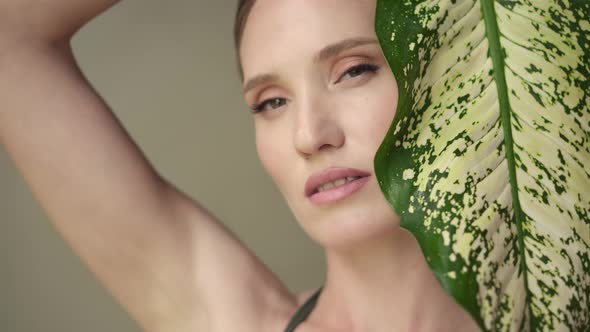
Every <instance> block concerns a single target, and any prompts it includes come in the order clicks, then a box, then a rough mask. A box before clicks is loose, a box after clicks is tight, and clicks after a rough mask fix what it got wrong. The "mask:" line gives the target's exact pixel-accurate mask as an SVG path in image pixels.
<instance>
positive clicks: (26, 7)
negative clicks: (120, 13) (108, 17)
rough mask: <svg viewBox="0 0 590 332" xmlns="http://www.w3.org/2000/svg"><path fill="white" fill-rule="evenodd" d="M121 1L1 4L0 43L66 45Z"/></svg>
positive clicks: (7, 1) (32, 0)
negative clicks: (80, 31) (85, 25)
mask: <svg viewBox="0 0 590 332" xmlns="http://www.w3.org/2000/svg"><path fill="white" fill-rule="evenodd" d="M119 1H120V0H83V1H80V0H51V1H44V0H3V1H1V2H0V40H2V41H3V42H17V43H43V44H51V43H62V44H63V43H66V42H67V41H69V40H70V38H71V37H72V36H73V35H74V34H75V33H76V31H78V29H80V28H81V27H82V26H83V25H84V24H86V23H87V22H88V21H90V20H91V19H92V18H94V17H96V16H97V15H99V14H100V13H102V12H103V11H105V10H107V9H108V8H109V7H111V6H113V5H114V4H116V3H117V2H119Z"/></svg>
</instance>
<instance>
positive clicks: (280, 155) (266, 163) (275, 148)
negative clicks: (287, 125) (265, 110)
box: [256, 124, 288, 191]
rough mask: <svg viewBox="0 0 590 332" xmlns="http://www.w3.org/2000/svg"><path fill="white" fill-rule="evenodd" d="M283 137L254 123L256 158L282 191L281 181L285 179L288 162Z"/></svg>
mask: <svg viewBox="0 0 590 332" xmlns="http://www.w3.org/2000/svg"><path fill="white" fill-rule="evenodd" d="M283 140H284V137H282V136H281V135H277V134H273V133H272V132H270V131H269V130H268V128H264V126H260V125H258V124H257V125H256V151H257V153H258V159H260V163H261V164H262V167H263V168H264V170H265V171H266V173H267V174H268V175H269V176H270V177H271V178H272V180H273V181H274V183H275V184H276V185H277V186H278V187H279V190H281V191H282V187H283V186H282V182H283V181H284V180H285V178H286V176H285V175H284V173H285V166H286V165H285V164H286V163H288V161H287V157H288V156H285V151H287V149H285V146H284V142H283Z"/></svg>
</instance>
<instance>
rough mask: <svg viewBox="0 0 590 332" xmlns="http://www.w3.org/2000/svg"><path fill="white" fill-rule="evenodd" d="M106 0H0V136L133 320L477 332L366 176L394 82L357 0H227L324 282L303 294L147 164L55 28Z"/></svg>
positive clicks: (63, 30) (243, 60) (263, 152)
mask: <svg viewBox="0 0 590 332" xmlns="http://www.w3.org/2000/svg"><path fill="white" fill-rule="evenodd" d="M115 2H117V1H116V0H88V1H84V2H82V1H75V0H53V1H51V2H43V6H40V5H39V1H38V0H12V1H3V2H2V4H0V22H2V23H0V24H1V25H2V28H0V37H1V38H0V71H1V72H0V91H2V92H1V93H2V96H1V98H0V141H1V142H2V144H3V145H4V146H5V148H6V149H7V151H8V152H9V154H10V155H11V157H12V158H13V159H14V161H15V162H16V164H17V166H18V168H19V170H20V171H21V172H22V174H23V175H24V177H25V179H26V180H27V182H28V183H29V185H30V187H31V189H32V191H33V192H34V194H35V195H36V197H37V198H38V200H39V201H40V202H41V204H42V206H43V207H44V208H45V209H46V211H47V213H48V215H49V216H50V218H51V219H52V220H53V222H54V223H55V225H56V227H57V228H58V229H59V231H60V232H61V234H62V235H63V236H64V238H65V239H66V241H68V243H70V245H71V246H72V247H73V249H74V250H75V251H76V253H77V254H78V255H79V256H80V257H81V258H82V259H83V260H84V261H85V262H86V263H87V264H88V266H89V267H90V269H91V270H92V272H93V273H94V274H95V275H96V276H97V277H98V278H99V279H100V280H101V281H102V282H103V284H104V285H105V286H106V287H107V288H108V289H109V290H110V291H111V292H112V294H113V295H114V296H115V298H116V299H117V300H118V301H119V302H120V303H121V305H122V306H123V307H124V308H126V310H127V311H128V312H129V313H130V315H131V316H132V317H133V318H134V319H135V320H136V321H137V322H138V323H139V324H140V325H141V326H142V327H143V328H144V329H145V330H146V331H175V332H176V331H180V332H182V331H212V332H218V331H219V332H224V331H257V332H259V331H262V332H266V331H268V332H274V331H283V330H285V328H287V330H288V331H293V330H295V329H296V331H297V332H304V331H308V332H314V331H318V332H319V331H322V332H324V331H347V332H350V331H358V332H361V331H371V332H382V331H476V330H477V325H476V324H475V323H474V322H473V320H472V319H471V318H470V317H469V316H468V314H467V313H466V312H465V311H464V310H463V309H462V308H460V307H459V306H458V305H457V304H456V303H455V302H454V301H453V300H452V299H451V298H450V297H449V296H448V295H447V294H446V293H445V292H444V291H443V290H442V288H441V287H440V285H439V284H438V283H437V281H436V280H435V279H434V277H433V275H432V273H431V272H430V270H429V269H428V267H427V265H426V263H425V261H424V258H423V256H422V254H421V252H420V250H419V248H418V246H417V243H416V242H415V240H414V239H413V237H412V236H410V235H409V234H408V233H407V232H405V231H404V230H402V229H400V228H399V225H398V220H399V218H398V217H397V216H396V214H395V213H394V212H393V211H392V209H391V208H390V207H389V206H388V204H387V203H386V201H385V199H384V198H383V196H382V194H381V192H380V190H379V187H378V185H377V182H376V178H375V174H374V171H373V156H374V154H375V152H376V150H377V148H378V146H379V144H380V143H381V140H382V138H383V136H384V135H385V133H386V131H387V129H388V127H389V124H390V122H391V120H392V118H393V116H394V114H395V107H394V106H395V105H396V101H397V92H396V91H397V86H396V82H395V79H394V77H393V75H392V74H391V71H390V70H389V68H388V67H387V63H386V61H385V59H384V57H383V55H382V53H381V49H380V47H379V44H378V43H377V41H376V36H375V32H374V30H373V17H374V14H375V0H322V1H297V0H284V1H276V0H257V1H241V2H240V9H239V12H238V15H237V22H236V37H237V38H236V40H237V43H236V44H237V47H238V53H239V61H240V66H241V75H242V81H243V87H244V96H245V99H246V101H247V103H248V104H249V105H250V106H251V108H252V110H253V112H254V113H255V114H254V117H255V125H256V145H257V150H258V155H259V157H260V160H261V161H262V164H263V166H264V168H265V170H266V171H267V172H268V174H269V175H270V176H271V177H272V179H273V180H274V182H275V183H276V185H277V187H278V188H279V190H280V191H281V193H282V194H283V196H284V197H285V199H286V201H287V202H288V205H289V207H290V208H291V210H292V211H293V213H294V215H295V216H296V219H297V221H298V222H299V223H300V225H301V226H302V228H303V229H304V230H305V231H306V233H307V234H308V235H309V236H310V237H311V238H312V239H313V240H314V241H316V242H317V243H318V244H320V245H321V246H322V247H323V248H324V250H325V254H326V262H327V274H326V281H325V284H324V287H323V288H322V290H321V292H317V291H316V290H312V291H309V292H305V293H303V294H292V293H291V292H290V291H289V290H288V289H287V288H286V287H285V286H284V285H283V284H282V283H281V281H280V280H278V278H277V277H276V276H275V275H274V274H273V273H272V272H271V271H269V270H268V269H267V268H266V267H265V266H264V265H263V264H262V263H261V262H260V261H258V259H257V258H256V257H255V256H254V255H253V254H252V253H251V251H249V250H248V248H246V247H244V246H243V244H241V243H240V242H239V241H238V240H237V239H236V238H235V237H234V236H233V235H232V234H231V233H230V232H229V231H228V230H226V229H225V228H223V227H222V226H221V224H220V223H219V222H217V221H216V220H215V218H214V217H213V216H211V215H210V214H208V213H207V212H206V210H205V209H204V208H202V207H201V206H200V205H199V203H198V202H195V201H194V200H192V199H190V198H189V197H186V196H185V195H183V194H182V193H180V192H179V191H178V190H177V189H176V188H174V187H173V186H172V185H170V184H169V183H168V182H167V181H166V180H165V179H163V178H162V177H160V176H159V175H158V174H157V173H156V172H155V171H154V170H153V168H152V167H151V166H150V165H149V163H148V162H147V161H146V159H145V158H144V157H143V155H142V154H141V152H140V151H139V150H138V149H137V148H136V146H135V145H134V143H133V142H132V141H131V139H130V138H129V137H128V136H127V135H126V134H125V132H124V130H123V129H122V128H121V127H120V125H119V123H118V122H117V121H116V119H115V118H114V116H113V115H112V114H111V113H110V112H109V110H108V107H107V105H105V104H104V102H103V101H102V100H101V99H100V98H99V97H98V96H97V95H96V93H95V92H94V91H93V89H92V88H91V87H90V86H89V85H88V83H87V82H86V81H85V80H84V78H83V76H82V75H81V74H80V72H79V70H78V69H77V67H76V65H75V63H74V60H73V57H72V54H71V51H70V48H69V41H70V39H71V36H72V35H73V34H74V33H75V31H77V30H78V29H79V27H80V26H82V25H83V24H84V23H85V22H87V21H89V20H90V19H91V18H92V17H94V16H96V15H98V14H99V13H100V12H102V11H103V10H106V9H107V8H108V7H110V6H111V5H113V4H114V3H115ZM39 8H42V9H39ZM6 64H10V65H6ZM23 128H24V129H25V130H23ZM30 128H34V130H27V129H30ZM64 128H66V130H64ZM80 137H84V139H80ZM40 142H43V145H42V147H41V145H39V143H40ZM46 146H51V147H52V148H51V150H53V151H55V150H57V151H59V156H58V157H57V158H56V157H54V152H53V151H48V150H49V149H46V148H45V147H46ZM87 174H95V176H94V177H92V178H88V176H87ZM146 207H147V208H146ZM107 239H108V240H107ZM160 271H166V274H165V275H166V276H165V277H163V276H162V273H161V272H160ZM220 276H222V277H220ZM300 308H301V309H303V310H299V309H300ZM287 326H288V327H287Z"/></svg>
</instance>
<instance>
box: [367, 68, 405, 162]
mask: <svg viewBox="0 0 590 332" xmlns="http://www.w3.org/2000/svg"><path fill="white" fill-rule="evenodd" d="M397 99H398V93H397V84H396V83H395V80H394V79H393V75H392V76H391V77H387V78H386V79H384V80H383V82H380V84H379V85H378V86H375V87H374V88H373V89H371V91H370V94H369V95H368V96H367V97H366V99H365V101H366V103H365V105H366V106H365V109H366V110H367V111H368V112H369V113H370V114H371V116H370V117H367V118H368V119H370V120H369V121H366V122H360V123H364V124H366V125H365V126H364V128H363V131H364V133H365V135H366V137H367V138H368V139H370V142H369V144H370V145H371V146H373V147H374V149H375V152H376V150H377V148H378V147H379V145H380V144H381V142H382V141H383V139H384V138H385V135H386V134H387V130H388V129H389V126H390V125H391V122H392V121H393V118H394V116H395V112H396V108H397Z"/></svg>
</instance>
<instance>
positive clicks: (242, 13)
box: [234, 0, 256, 79]
mask: <svg viewBox="0 0 590 332" xmlns="http://www.w3.org/2000/svg"><path fill="white" fill-rule="evenodd" d="M255 2H256V0H238V10H237V11H236V19H235V22H234V45H235V48H236V56H237V60H238V71H239V73H240V78H241V79H244V72H243V70H242V62H241V61H240V46H241V45H242V35H243V34H244V28H245V26H246V22H247V21H248V16H249V15H250V11H251V10H252V6H254V3H255Z"/></svg>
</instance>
